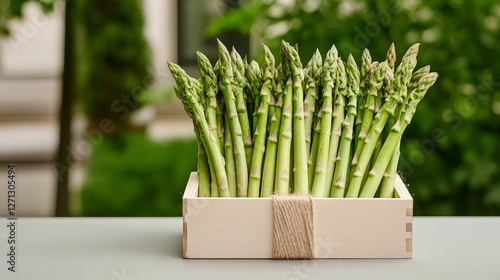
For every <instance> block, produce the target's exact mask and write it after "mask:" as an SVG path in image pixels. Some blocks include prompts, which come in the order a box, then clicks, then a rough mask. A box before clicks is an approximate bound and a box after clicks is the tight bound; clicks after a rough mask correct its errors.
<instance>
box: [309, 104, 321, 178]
mask: <svg viewBox="0 0 500 280" xmlns="http://www.w3.org/2000/svg"><path fill="white" fill-rule="evenodd" d="M320 135H321V109H320V112H318V116H317V117H315V118H314V133H313V137H312V144H311V149H310V153H309V156H308V157H307V175H308V177H307V179H308V181H307V182H308V185H309V186H311V187H312V185H313V181H314V173H315V169H316V161H317V159H318V149H319V138H320Z"/></svg>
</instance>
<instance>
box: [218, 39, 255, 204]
mask: <svg viewBox="0 0 500 280" xmlns="http://www.w3.org/2000/svg"><path fill="white" fill-rule="evenodd" d="M217 42H218V45H219V59H220V72H221V79H220V81H219V87H220V88H221V90H222V93H223V94H224V101H225V104H226V113H227V115H228V118H229V126H230V128H231V137H232V140H233V149H234V160H235V163H236V182H237V184H236V195H237V196H239V197H246V196H247V191H248V165H247V161H246V157H245V145H244V142H243V135H242V128H241V123H240V121H239V119H238V110H237V107H236V98H235V95H234V93H233V87H232V84H231V80H232V77H233V69H232V65H231V56H230V55H229V52H228V50H227V48H226V46H224V44H222V42H220V41H217Z"/></svg>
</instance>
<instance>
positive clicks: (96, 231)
mask: <svg viewBox="0 0 500 280" xmlns="http://www.w3.org/2000/svg"><path fill="white" fill-rule="evenodd" d="M0 225H1V226H0V255H1V257H0V259H1V260H2V262H1V264H0V279H2V280H4V279H8V280H10V279H54V280H57V279H65V280H66V279H68V280H70V279H89V280H100V279H105V280H132V279H135V280H146V279H148V280H149V279H162V280H166V279H231V280H233V279H235V280H236V279H258V280H263V279H289V280H292V279H293V280H302V279H425V280H429V279H440V280H463V279H474V280H479V279H500V217H491V218H486V217H484V218H419V217H416V218H414V224H413V230H414V236H413V242H414V243H413V250H414V254H413V259H407V260H404V259H389V260H387V259H347V260H340V259H333V260H313V261H273V260H185V259H183V258H182V220H181V218H65V219H62V218H19V219H18V220H17V235H16V239H17V240H16V241H17V246H18V251H17V267H16V268H17V272H15V273H12V272H10V271H8V270H7V267H8V264H7V263H6V261H5V260H6V259H7V256H6V255H7V253H8V252H7V242H6V241H7V239H6V237H7V229H8V228H7V219H5V218H3V219H0ZM207 242H209V240H207Z"/></svg>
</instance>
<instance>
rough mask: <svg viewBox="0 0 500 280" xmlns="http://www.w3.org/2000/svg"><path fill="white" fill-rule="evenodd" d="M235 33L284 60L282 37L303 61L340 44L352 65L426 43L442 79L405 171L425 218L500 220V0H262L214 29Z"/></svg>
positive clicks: (421, 113) (423, 114)
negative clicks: (368, 55)
mask: <svg viewBox="0 0 500 280" xmlns="http://www.w3.org/2000/svg"><path fill="white" fill-rule="evenodd" d="M227 30H237V31H239V32H243V33H247V34H249V33H252V35H253V37H252V38H259V39H260V40H262V41H263V42H265V43H266V44H267V45H269V46H270V47H271V48H272V49H273V51H274V52H275V54H278V52H279V45H280V41H281V39H284V40H286V41H288V42H291V43H298V45H299V46H300V49H299V52H300V55H301V56H302V58H303V59H306V58H308V57H310V56H311V54H312V53H313V52H314V50H315V49H316V48H319V50H320V51H321V52H322V53H323V54H324V53H326V51H327V50H328V49H329V48H330V47H331V45H332V44H333V43H334V44H335V45H336V46H337V48H338V50H339V53H340V54H341V55H342V56H343V57H344V58H345V57H347V55H348V53H352V54H353V55H354V56H355V57H357V59H358V61H359V60H360V56H361V52H362V50H363V48H368V49H369V50H370V51H371V52H372V57H373V58H374V60H378V61H382V60H384V59H385V53H386V51H387V48H388V47H389V45H390V44H391V42H395V44H396V50H397V54H398V56H399V58H400V57H401V56H402V54H403V51H404V50H405V49H407V48H408V47H409V46H410V45H411V44H413V43H415V42H420V43H421V46H420V55H419V61H418V66H419V67H422V66H425V65H428V64H429V65H431V70H432V71H435V72H438V73H439V74H440V77H439V79H438V82H437V83H436V85H434V86H433V88H432V89H431V90H430V91H429V93H428V94H427V96H426V97H425V98H424V100H423V102H422V103H421V105H419V108H418V110H417V113H416V115H415V117H414V120H413V123H412V124H411V125H410V127H409V128H408V129H407V131H406V132H405V136H404V139H403V145H402V155H401V161H400V166H399V169H400V172H401V174H402V176H403V177H405V178H406V182H408V184H409V186H410V191H411V192H412V193H413V194H414V198H415V214H417V215H498V214H500V145H499V139H500V117H499V115H500V78H499V77H500V48H499V45H500V4H498V1H448V0H436V1H382V0H367V1H355V0H351V1H347V0H344V1H340V0H339V1H335V0H330V1H327V0H322V1H308V0H297V1H295V2H293V1H270V0H255V1H247V2H246V4H245V5H244V6H242V7H241V8H236V9H233V10H231V11H230V12H228V13H226V14H223V15H222V16H221V17H220V18H218V19H216V20H215V21H213V22H212V23H211V25H210V26H209V27H208V29H207V32H208V33H209V34H210V35H216V34H217V33H218V32H221V31H227ZM227 44H230V42H227ZM256 49H257V48H256ZM304 61H305V60H304ZM398 61H399V59H398Z"/></svg>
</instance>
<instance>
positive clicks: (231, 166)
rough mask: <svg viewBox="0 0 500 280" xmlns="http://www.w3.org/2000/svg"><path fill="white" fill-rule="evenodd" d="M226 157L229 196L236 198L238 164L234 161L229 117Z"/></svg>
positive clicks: (225, 143) (225, 140) (225, 137)
mask: <svg viewBox="0 0 500 280" xmlns="http://www.w3.org/2000/svg"><path fill="white" fill-rule="evenodd" d="M224 155H225V161H226V174H227V183H228V185H229V194H230V195H231V197H235V196H236V194H237V191H236V184H237V182H236V162H235V160H234V149H233V140H232V138H231V127H230V126H229V117H228V115H227V114H226V115H224Z"/></svg>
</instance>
